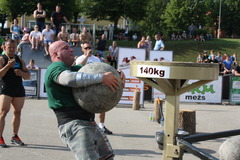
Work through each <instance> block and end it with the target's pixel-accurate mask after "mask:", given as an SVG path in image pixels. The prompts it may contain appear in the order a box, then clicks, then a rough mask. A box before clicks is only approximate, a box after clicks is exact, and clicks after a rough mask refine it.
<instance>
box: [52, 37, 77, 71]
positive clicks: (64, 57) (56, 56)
mask: <svg viewBox="0 0 240 160" xmlns="http://www.w3.org/2000/svg"><path fill="white" fill-rule="evenodd" d="M49 53H50V56H51V60H52V62H59V61H62V62H64V63H66V65H67V66H69V67H70V66H71V65H72V64H73V62H74V55H73V49H72V48H71V47H70V46H69V44H68V43H67V42H65V41H56V42H54V43H52V44H51V45H50V46H49Z"/></svg>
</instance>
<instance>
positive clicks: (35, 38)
mask: <svg viewBox="0 0 240 160" xmlns="http://www.w3.org/2000/svg"><path fill="white" fill-rule="evenodd" d="M41 36H42V33H41V32H40V31H38V26H37V25H35V26H34V30H33V31H31V32H30V36H29V41H30V43H31V44H32V49H38V45H39V44H41Z"/></svg>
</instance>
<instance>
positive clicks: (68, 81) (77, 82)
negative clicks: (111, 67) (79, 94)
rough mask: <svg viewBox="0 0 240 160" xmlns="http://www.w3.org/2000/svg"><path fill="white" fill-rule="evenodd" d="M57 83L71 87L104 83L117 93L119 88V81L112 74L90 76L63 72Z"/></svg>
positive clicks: (81, 73)
mask: <svg viewBox="0 0 240 160" xmlns="http://www.w3.org/2000/svg"><path fill="white" fill-rule="evenodd" d="M57 83H59V84H61V85H64V86H69V87H86V86H89V85H92V84H98V83H103V84H105V85H106V86H108V87H110V88H111V90H112V91H115V89H117V88H118V87H119V83H118V79H117V77H115V76H114V75H113V74H112V72H106V73H104V74H88V73H83V72H71V71H63V72H62V73H60V75H59V76H58V78H57Z"/></svg>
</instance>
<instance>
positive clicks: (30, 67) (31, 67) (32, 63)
mask: <svg viewBox="0 0 240 160" xmlns="http://www.w3.org/2000/svg"><path fill="white" fill-rule="evenodd" d="M26 68H27V69H28V70H38V66H37V65H35V61H34V60H33V59H30V60H29V63H28V65H27V66H26Z"/></svg>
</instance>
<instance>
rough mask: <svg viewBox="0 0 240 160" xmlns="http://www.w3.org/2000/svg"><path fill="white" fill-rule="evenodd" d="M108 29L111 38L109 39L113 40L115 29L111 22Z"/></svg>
mask: <svg viewBox="0 0 240 160" xmlns="http://www.w3.org/2000/svg"><path fill="white" fill-rule="evenodd" d="M108 30H109V39H108V40H113V31H114V27H113V26H112V24H110V26H109V29H108Z"/></svg>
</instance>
